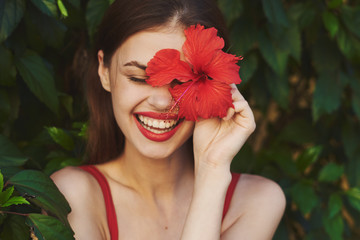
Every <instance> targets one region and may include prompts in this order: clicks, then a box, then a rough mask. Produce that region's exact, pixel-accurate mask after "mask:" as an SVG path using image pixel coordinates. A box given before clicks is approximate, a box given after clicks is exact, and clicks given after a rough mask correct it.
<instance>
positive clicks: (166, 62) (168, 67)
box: [146, 49, 194, 86]
mask: <svg viewBox="0 0 360 240" xmlns="http://www.w3.org/2000/svg"><path fill="white" fill-rule="evenodd" d="M146 75H147V76H148V79H147V80H146V82H147V83H148V84H150V85H151V86H163V85H166V84H169V83H171V82H172V81H173V80H174V79H177V80H179V81H180V82H186V81H189V80H190V79H192V78H193V77H194V76H193V73H192V70H191V67H190V66H189V64H187V63H186V62H184V61H181V60H180V52H179V51H178V50H176V49H162V50H160V51H158V52H157V53H156V54H155V56H154V57H153V58H152V59H151V60H150V61H149V62H148V66H147V68H146Z"/></svg>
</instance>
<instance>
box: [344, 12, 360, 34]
mask: <svg viewBox="0 0 360 240" xmlns="http://www.w3.org/2000/svg"><path fill="white" fill-rule="evenodd" d="M340 16H341V18H342V20H343V21H344V23H345V25H346V27H347V28H348V29H349V30H350V31H351V32H352V33H353V34H355V35H356V36H357V37H358V38H360V28H359V26H360V6H358V7H351V6H347V5H343V6H342V8H341V15H340Z"/></svg>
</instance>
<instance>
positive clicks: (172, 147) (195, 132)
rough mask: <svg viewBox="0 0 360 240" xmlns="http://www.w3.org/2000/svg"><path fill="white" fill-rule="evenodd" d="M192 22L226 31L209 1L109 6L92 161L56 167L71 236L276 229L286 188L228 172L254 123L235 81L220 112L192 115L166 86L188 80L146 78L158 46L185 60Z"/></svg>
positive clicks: (186, 235)
mask: <svg viewBox="0 0 360 240" xmlns="http://www.w3.org/2000/svg"><path fill="white" fill-rule="evenodd" d="M197 24H200V25H197ZM195 25H197V27H194V26H195ZM190 26H192V29H193V30H194V31H198V30H199V29H200V28H201V26H205V27H206V28H212V27H214V28H216V29H217V30H218V34H219V35H220V36H221V37H222V38H224V39H225V41H226V40H227V38H226V30H225V27H224V22H223V20H222V18H221V14H220V12H219V10H218V9H217V7H216V4H215V3H214V2H213V1H210V0H196V1H195V0H145V1H144V0H117V1H115V2H114V3H113V4H112V6H110V8H109V9H108V11H107V12H106V14H105V16H104V19H103V21H102V23H101V25H100V27H99V30H98V39H97V41H96V44H95V46H96V47H95V51H96V54H97V57H96V58H94V60H96V61H97V62H96V63H94V64H93V66H92V67H90V68H89V69H90V70H89V74H88V77H87V97H88V104H89V109H90V126H89V148H88V150H89V151H88V157H89V162H90V163H91V164H94V165H93V166H90V167H89V166H85V167H81V168H76V167H67V168H65V169H62V170H60V171H58V172H56V173H55V174H53V175H52V178H53V180H54V182H55V183H56V184H57V186H58V187H59V189H60V191H61V192H62V193H63V194H64V196H65V197H66V199H67V200H68V202H69V204H70V206H71V208H72V211H71V213H70V214H69V216H68V219H69V222H70V225H71V226H72V228H73V230H74V232H75V237H76V239H87V240H90V239H156V240H158V239H183V240H189V239H196V240H198V239H206V240H210V239H251V240H256V239H259V240H264V239H271V238H272V236H273V234H274V232H275V230H276V227H277V225H278V223H279V221H280V219H281V216H282V214H283V211H284V206H285V199H284V195H283V193H282V190H281V189H280V188H279V186H278V185H277V184H276V183H274V182H272V181H270V180H267V179H265V178H262V177H259V176H253V175H248V174H241V176H240V175H236V174H233V175H232V174H231V173H230V163H231V161H232V159H233V157H234V156H235V155H236V153H237V152H238V151H239V150H240V149H241V147H242V146H243V144H244V142H245V141H246V139H247V138H248V137H249V135H250V134H251V133H252V132H253V131H254V129H255V122H254V117H253V114H252V111H251V109H250V108H249V105H248V104H247V102H246V101H245V100H244V98H243V97H242V95H241V94H240V93H239V91H238V90H237V88H236V86H235V85H234V84H233V85H231V88H230V87H229V94H231V95H230V98H231V101H232V104H231V107H229V108H226V109H225V110H226V112H225V115H222V116H220V115H219V116H220V117H211V118H208V119H202V118H201V117H199V119H197V121H188V120H187V119H188V118H187V117H185V119H184V118H181V117H180V112H181V111H180V109H182V108H181V107H180V109H179V104H180V103H179V102H178V101H177V100H179V99H180V98H179V99H174V98H173V95H172V93H171V92H170V91H169V89H170V88H171V89H173V88H175V86H180V85H181V84H184V82H185V81H183V82H181V81H180V82H179V79H180V78H179V79H178V80H174V81H172V82H170V83H166V84H159V85H155V87H153V86H151V85H150V84H149V82H150V81H148V80H149V79H148V78H149V75H150V73H151V71H150V67H149V65H150V62H151V61H154V56H157V55H158V54H159V53H161V51H162V50H163V49H171V51H173V52H175V53H179V54H180V57H181V61H182V62H185V60H186V59H185V57H184V49H185V48H183V46H184V42H186V41H187V38H188V37H189V36H188V35H187V36H185V32H186V31H190V30H187V29H189V27H190ZM184 30H185V32H184ZM200 30H201V31H202V30H203V29H200ZM200 30H199V31H200ZM218 40H219V39H218V38H217V40H216V41H218ZM221 41H222V40H221ZM206 47H208V46H206ZM225 48H226V46H225ZM185 50H186V49H185ZM204 50H206V48H204ZM166 51H169V50H166ZM224 54H225V53H224ZM185 55H186V53H185ZM179 61H180V60H179ZM181 61H180V62H181ZM200 64H201V63H200ZM165 67H166V66H165ZM185 67H186V66H185ZM176 69H177V68H176ZM176 69H175V71H176ZM95 71H97V72H98V73H96V72H95ZM191 71H194V70H193V69H192V70H191ZM207 77H208V80H210V81H211V80H212V78H211V77H209V76H207ZM180 80H181V79H180ZM155 81H156V79H155ZM183 86H184V85H183ZM227 86H229V85H227ZM186 91H187V90H186ZM199 116H201V115H199ZM195 117H196V116H195ZM107 187H108V188H107Z"/></svg>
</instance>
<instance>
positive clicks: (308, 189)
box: [291, 182, 319, 215]
mask: <svg viewBox="0 0 360 240" xmlns="http://www.w3.org/2000/svg"><path fill="white" fill-rule="evenodd" d="M291 196H292V198H293V200H294V202H295V204H296V205H297V206H298V207H299V209H300V211H301V212H302V214H303V215H306V214H308V213H310V212H311V211H312V210H313V209H314V208H315V207H316V205H317V204H318V203H319V199H318V196H317V195H316V194H315V191H314V189H313V187H312V186H311V185H310V184H309V183H306V182H298V183H296V184H295V185H293V186H292V188H291Z"/></svg>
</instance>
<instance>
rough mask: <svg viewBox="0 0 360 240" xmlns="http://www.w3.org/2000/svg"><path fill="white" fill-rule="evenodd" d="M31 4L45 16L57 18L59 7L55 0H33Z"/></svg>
mask: <svg viewBox="0 0 360 240" xmlns="http://www.w3.org/2000/svg"><path fill="white" fill-rule="evenodd" d="M31 2H32V3H33V4H34V5H35V6H36V7H37V8H38V9H39V10H40V11H41V12H43V13H44V14H46V15H48V16H50V17H57V16H58V12H57V6H56V1H55V0H31Z"/></svg>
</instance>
